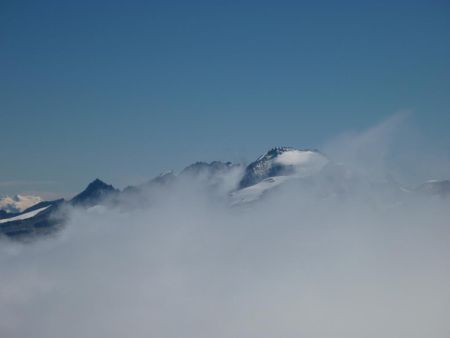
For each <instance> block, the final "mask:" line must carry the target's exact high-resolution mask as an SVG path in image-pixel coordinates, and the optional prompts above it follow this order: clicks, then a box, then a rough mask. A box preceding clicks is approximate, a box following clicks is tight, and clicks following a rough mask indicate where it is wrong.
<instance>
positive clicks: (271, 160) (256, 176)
mask: <svg viewBox="0 0 450 338" xmlns="http://www.w3.org/2000/svg"><path fill="white" fill-rule="evenodd" d="M327 163H328V160H327V158H326V157H325V156H324V155H322V154H321V153H320V152H318V151H317V150H309V149H307V150H300V149H295V148H290V147H276V148H272V149H271V150H269V151H268V152H267V153H266V154H264V155H262V156H260V157H259V158H258V159H257V160H256V161H254V162H252V163H250V164H249V165H248V166H247V168H246V169H245V173H244V176H243V177H242V179H241V181H240V183H239V188H240V189H243V188H246V187H249V186H251V185H255V184H257V183H259V182H261V181H262V180H264V179H266V178H269V177H275V176H291V175H296V176H299V177H305V176H310V175H313V174H315V173H317V172H319V171H320V170H321V169H322V167H323V166H325V164H327Z"/></svg>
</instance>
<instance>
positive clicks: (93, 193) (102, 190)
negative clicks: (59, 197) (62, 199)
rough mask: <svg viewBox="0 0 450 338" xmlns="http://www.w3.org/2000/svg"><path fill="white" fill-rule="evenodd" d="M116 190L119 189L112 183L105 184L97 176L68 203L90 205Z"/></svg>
mask: <svg viewBox="0 0 450 338" xmlns="http://www.w3.org/2000/svg"><path fill="white" fill-rule="evenodd" d="M118 192H119V190H117V189H115V188H114V187H113V186H112V185H109V184H106V183H105V182H103V181H102V180H100V179H98V178H97V179H95V180H94V181H92V182H91V183H89V185H88V186H87V188H86V189H85V190H83V191H82V192H81V193H79V194H78V195H76V196H75V197H74V198H72V200H71V201H70V203H71V204H72V205H75V206H83V207H90V206H93V205H96V204H98V203H99V202H101V201H102V200H103V199H105V198H106V197H108V196H110V195H113V194H117V193H118Z"/></svg>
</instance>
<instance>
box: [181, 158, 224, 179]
mask: <svg viewBox="0 0 450 338" xmlns="http://www.w3.org/2000/svg"><path fill="white" fill-rule="evenodd" d="M231 168H233V164H232V163H231V162H221V161H213V162H211V163H207V162H196V163H194V164H191V165H190V166H188V167H186V168H184V169H183V171H182V172H181V173H180V176H187V175H191V176H198V175H207V176H214V175H216V174H220V173H223V172H226V171H228V170H230V169H231Z"/></svg>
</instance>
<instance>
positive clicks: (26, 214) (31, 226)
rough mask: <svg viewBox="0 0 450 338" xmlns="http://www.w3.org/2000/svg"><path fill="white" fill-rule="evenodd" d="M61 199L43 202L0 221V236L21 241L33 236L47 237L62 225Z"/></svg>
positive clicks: (62, 202) (62, 201)
mask: <svg viewBox="0 0 450 338" xmlns="http://www.w3.org/2000/svg"><path fill="white" fill-rule="evenodd" d="M63 204H64V200H63V199H59V200H55V201H45V202H41V203H38V204H35V205H34V206H32V207H30V208H28V209H26V210H24V211H23V212H21V213H19V214H15V215H14V216H12V217H11V216H9V217H7V218H1V217H0V218H1V219H0V234H4V235H6V236H8V237H12V238H16V239H22V238H29V237H30V236H33V235H48V234H50V233H52V232H54V231H56V230H57V229H58V228H60V227H61V226H62V225H63V224H64V212H63V211H62V210H60V206H62V205H63Z"/></svg>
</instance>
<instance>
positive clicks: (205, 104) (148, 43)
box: [0, 0, 450, 194]
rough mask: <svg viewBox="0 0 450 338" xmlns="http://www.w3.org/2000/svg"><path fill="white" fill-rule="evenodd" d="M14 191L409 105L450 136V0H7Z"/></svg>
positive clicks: (318, 137)
mask: <svg viewBox="0 0 450 338" xmlns="http://www.w3.org/2000/svg"><path fill="white" fill-rule="evenodd" d="M0 74H1V76H0V137H1V140H2V143H1V144H2V146H1V147H0V159H1V165H0V194H1V193H16V192H21V191H30V190H36V191H47V192H57V193H62V194H69V193H71V192H76V191H79V190H81V188H82V187H83V186H84V185H85V184H86V183H87V182H89V181H90V180H92V179H93V178H95V177H101V178H103V179H104V180H106V181H109V182H111V183H114V184H117V185H119V186H120V185H124V184H127V183H134V182H137V181H139V180H145V179H147V178H151V177H152V176H155V175H157V174H158V173H159V172H161V171H164V170H168V169H174V170H180V169H182V168H183V167H184V166H186V165H188V164H189V163H191V162H193V161H196V160H207V161H211V160H215V159H222V160H232V161H240V160H251V159H253V158H255V157H257V156H258V155H259V154H260V153H262V152H264V151H265V150H267V149H268V148H270V147H272V146H275V145H290V146H295V147H313V148H319V147H320V146H321V145H323V144H325V143H326V142H328V141H329V140H330V139H332V138H333V137H335V136H336V135H338V134H340V133H342V132H345V131H347V130H356V131H358V130H363V129H365V128H369V127H370V126H372V125H374V124H376V123H378V122H380V121H382V120H383V119H385V118H387V117H389V116H391V115H392V114H394V113H395V112H397V111H400V110H405V109H406V110H409V111H411V112H412V113H411V119H412V121H413V123H414V125H415V126H416V127H417V129H418V130H420V133H421V135H423V136H424V139H426V141H427V144H429V145H430V146H432V147H433V148H436V149H440V150H441V151H443V152H445V153H446V154H447V155H448V153H449V149H450V133H449V126H450V5H449V3H448V1H414V0H412V1H329V2H326V1H314V2H313V1H310V2H303V1H276V2H275V1H271V2H269V1H254V2H253V1H238V2H234V1H126V2H118V1H99V0H91V1H48V0H47V1H46V0H43V1H39V2H37V1H20V2H19V1H2V2H1V3H0Z"/></svg>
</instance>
